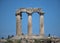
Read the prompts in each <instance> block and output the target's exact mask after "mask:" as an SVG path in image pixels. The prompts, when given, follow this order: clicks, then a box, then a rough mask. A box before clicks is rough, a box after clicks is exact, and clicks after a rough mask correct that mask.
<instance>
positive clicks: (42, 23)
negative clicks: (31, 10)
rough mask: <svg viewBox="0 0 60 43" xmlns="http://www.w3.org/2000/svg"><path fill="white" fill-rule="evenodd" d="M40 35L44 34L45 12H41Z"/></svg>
mask: <svg viewBox="0 0 60 43" xmlns="http://www.w3.org/2000/svg"><path fill="white" fill-rule="evenodd" d="M40 36H41V37H43V36H44V13H43V12H40Z"/></svg>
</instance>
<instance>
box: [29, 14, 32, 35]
mask: <svg viewBox="0 0 60 43" xmlns="http://www.w3.org/2000/svg"><path fill="white" fill-rule="evenodd" d="M28 35H32V14H31V13H28Z"/></svg>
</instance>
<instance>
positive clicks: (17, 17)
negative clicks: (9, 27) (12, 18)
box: [16, 13, 22, 36]
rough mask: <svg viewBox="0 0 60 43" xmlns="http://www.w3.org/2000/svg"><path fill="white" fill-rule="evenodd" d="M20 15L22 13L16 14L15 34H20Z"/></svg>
mask: <svg viewBox="0 0 60 43" xmlns="http://www.w3.org/2000/svg"><path fill="white" fill-rule="evenodd" d="M21 17H22V15H21V14H20V13H17V14H16V35H17V36H21V34H22V32H21Z"/></svg>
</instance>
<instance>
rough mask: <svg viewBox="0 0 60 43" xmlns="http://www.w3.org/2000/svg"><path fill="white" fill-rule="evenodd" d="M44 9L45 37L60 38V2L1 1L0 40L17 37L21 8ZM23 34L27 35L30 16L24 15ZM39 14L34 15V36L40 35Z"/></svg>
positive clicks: (36, 0) (45, 0)
mask: <svg viewBox="0 0 60 43" xmlns="http://www.w3.org/2000/svg"><path fill="white" fill-rule="evenodd" d="M31 7H32V8H42V9H43V11H44V12H45V14H44V29H45V35H46V36H47V35H48V34H49V33H50V34H51V35H55V36H60V0H0V38H1V37H2V36H3V37H7V36H8V35H16V16H15V13H16V10H17V9H19V8H31ZM22 18H23V19H22V32H23V33H24V34H27V29H28V28H27V25H28V16H27V14H26V13H23V14H22ZM39 23H40V22H39V14H37V13H34V14H33V15H32V31H33V34H39Z"/></svg>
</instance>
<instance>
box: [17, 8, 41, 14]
mask: <svg viewBox="0 0 60 43" xmlns="http://www.w3.org/2000/svg"><path fill="white" fill-rule="evenodd" d="M40 11H41V8H20V9H19V10H17V12H16V13H20V12H27V13H33V12H40Z"/></svg>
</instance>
